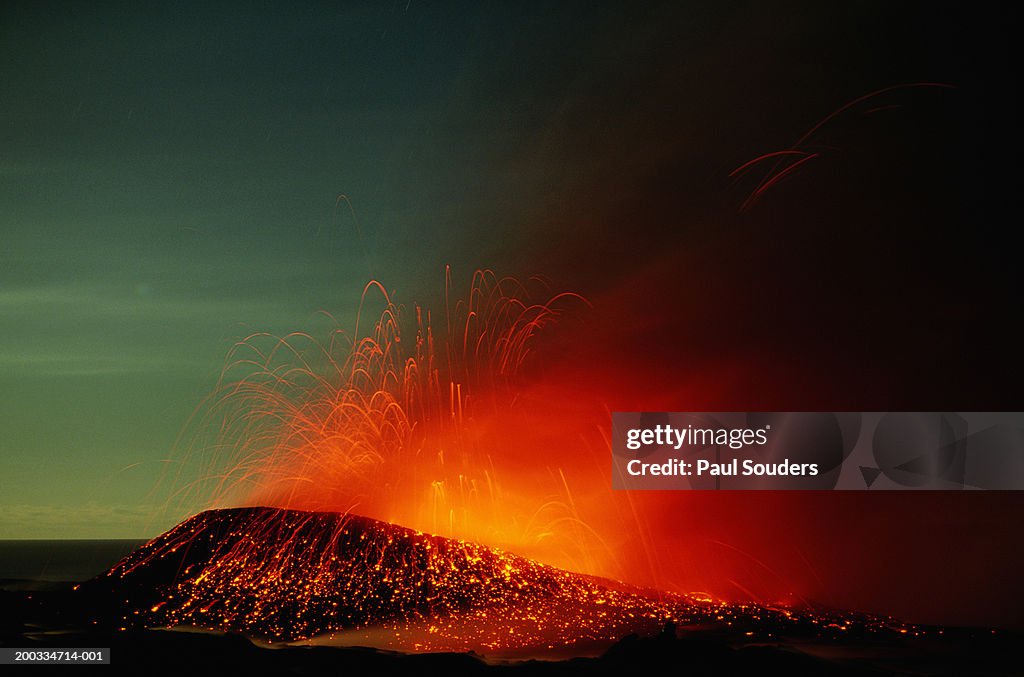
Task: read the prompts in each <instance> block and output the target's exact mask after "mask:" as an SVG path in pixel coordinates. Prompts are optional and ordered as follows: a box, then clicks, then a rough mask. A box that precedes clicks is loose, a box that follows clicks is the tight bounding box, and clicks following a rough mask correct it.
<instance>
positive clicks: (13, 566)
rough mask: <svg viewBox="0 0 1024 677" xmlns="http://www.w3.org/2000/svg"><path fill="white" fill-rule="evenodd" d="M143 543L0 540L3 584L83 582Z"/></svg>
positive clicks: (1, 579)
mask: <svg viewBox="0 0 1024 677" xmlns="http://www.w3.org/2000/svg"><path fill="white" fill-rule="evenodd" d="M143 543H145V541H141V540H75V541H43V540H38V541H5V540H0V583H2V582H10V581H32V582H40V583H56V582H64V581H74V582H80V581H84V580H87V579H89V578H92V577H93V576H95V575H96V574H99V573H102V572H103V571H106V570H107V569H109V568H110V567H112V566H113V565H114V564H116V563H117V562H118V561H119V560H120V559H121V558H123V557H124V556H125V555H127V554H128V553H130V552H131V551H133V550H135V549H136V548H138V547H139V546H140V545H142V544H143Z"/></svg>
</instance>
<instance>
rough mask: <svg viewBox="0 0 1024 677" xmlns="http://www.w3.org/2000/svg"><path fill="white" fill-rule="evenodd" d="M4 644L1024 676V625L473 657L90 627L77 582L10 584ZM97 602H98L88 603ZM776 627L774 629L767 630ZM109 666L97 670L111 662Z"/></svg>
mask: <svg viewBox="0 0 1024 677" xmlns="http://www.w3.org/2000/svg"><path fill="white" fill-rule="evenodd" d="M0 588H2V589H0V646H6V647H21V648H45V647H55V648H56V647H64V648H67V647H81V648H85V647H104V648H106V647H109V648H110V649H111V663H112V665H113V666H114V669H115V671H116V672H117V673H118V674H120V673H122V672H124V671H125V670H130V671H131V673H132V674H156V675H172V674H173V675H190V674H221V675H223V674H242V675H245V674H280V675H332V674H339V675H344V674H362V675H366V674H371V675H372V674H375V673H377V674H407V673H408V674H414V673H420V674H424V673H425V674H444V673H450V674H458V675H461V674H514V675H532V674H543V675H569V674H637V673H642V672H643V671H645V670H650V671H652V672H654V671H656V672H657V673H658V674H660V673H662V672H664V671H666V670H669V671H671V672H672V673H673V674H680V675H743V674H766V673H767V674H781V675H1019V674H1022V672H1024V663H1022V662H1021V658H1020V653H1019V652H1020V650H1021V648H1022V647H1024V643H1022V642H1021V640H1022V637H1021V636H1020V635H1019V634H1014V633H1007V632H992V631H991V630H970V629H954V628H945V629H941V632H939V629H935V628H932V629H930V630H932V631H931V632H928V633H927V636H924V637H914V636H901V637H893V636H888V635H887V636H885V637H874V638H865V637H857V638H850V639H849V640H844V641H836V640H834V639H830V640H828V641H822V640H820V639H815V638H813V637H793V636H789V637H787V636H780V635H779V634H777V633H775V637H774V638H773V639H772V640H770V641H765V640H759V639H757V638H756V637H754V638H751V637H748V636H747V635H746V634H745V632H744V631H743V630H736V629H732V628H728V627H724V626H719V627H715V626H703V627H691V628H678V629H671V628H668V629H666V630H665V631H663V632H662V633H661V634H660V635H656V636H653V637H644V638H641V637H637V636H629V637H625V638H623V639H622V640H621V641H619V642H618V643H617V644H615V645H614V646H612V647H611V648H610V649H608V650H607V651H606V652H604V653H603V654H602V655H600V656H597V657H594V658H573V659H568V660H561V661H539V660H532V661H531V660H525V661H518V662H505V663H494V662H490V663H489V662H487V661H485V660H484V659H482V658H480V657H478V656H475V655H472V654H450V653H448V654H445V653H438V654H411V655H407V654H399V653H390V652H384V651H379V650H375V649H363V648H337V647H324V646H318V647H306V646H303V647H284V648H265V647H263V646H258V645H256V644H254V643H252V642H250V641H249V640H248V639H246V638H244V637H241V636H238V635H233V634H215V633H205V632H204V633H197V632H182V631H168V630H126V631H121V630H119V629H117V628H102V627H98V626H93V627H83V624H84V625H88V624H89V622H88V621H84V620H83V619H86V618H90V617H94V616H95V611H96V610H95V609H83V608H81V606H82V602H80V601H79V600H80V597H79V596H76V595H74V594H73V592H72V589H71V585H70V584H58V583H51V584H45V585H40V584H32V585H29V584H19V583H17V582H12V581H8V582H5V583H2V584H0ZM90 603H95V602H90ZM760 629H761V630H762V631H763V633H761V632H759V633H758V634H767V633H769V632H771V631H772V628H760ZM103 669H106V668H90V670H97V671H99V670H103Z"/></svg>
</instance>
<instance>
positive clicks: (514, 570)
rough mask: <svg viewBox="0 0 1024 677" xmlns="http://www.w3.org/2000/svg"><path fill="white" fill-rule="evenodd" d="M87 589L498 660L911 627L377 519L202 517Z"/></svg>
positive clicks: (205, 621) (212, 620) (178, 615)
mask: <svg viewBox="0 0 1024 677" xmlns="http://www.w3.org/2000/svg"><path fill="white" fill-rule="evenodd" d="M82 590H84V591H85V593H90V592H91V593H95V592H97V591H99V592H102V593H103V594H104V595H108V594H110V595H113V596H115V598H117V599H123V600H124V606H123V609H122V612H121V617H120V619H119V622H120V623H122V626H123V627H125V628H128V627H178V628H180V627H183V626H184V627H195V628H203V629H212V630H221V631H225V630H226V631H234V632H240V633H243V634H244V635H246V636H248V637H252V638H260V639H264V640H269V641H295V640H305V639H309V638H318V640H319V641H321V642H325V643H335V644H345V645H365V646H377V647H382V648H389V649H399V650H406V651H476V652H478V653H481V654H485V655H498V656H501V655H505V656H514V655H523V654H524V652H525V653H527V654H537V653H543V652H545V651H552V652H556V653H561V654H563V655H564V654H566V653H570V654H571V653H591V652H594V651H597V650H600V649H603V648H605V647H607V646H608V645H610V644H612V643H613V642H615V641H617V640H619V639H621V638H622V637H624V636H626V635H628V634H631V633H641V634H653V633H655V632H656V631H658V630H659V629H660V628H662V627H663V626H664V625H665V624H666V623H672V624H675V625H678V626H683V627H685V626H691V625H697V624H702V625H707V624H712V625H719V626H721V627H722V628H732V629H733V630H735V631H736V632H737V633H739V632H743V635H744V636H747V637H749V636H751V635H753V634H755V633H758V634H763V633H765V632H766V630H765V629H766V628H773V629H778V628H780V627H782V628H788V629H789V630H790V631H793V632H796V631H799V630H800V629H801V628H803V631H806V630H807V628H812V629H813V631H814V632H815V633H817V634H819V635H820V634H822V633H824V634H829V633H831V634H834V635H843V634H846V633H849V632H851V631H853V632H864V631H885V632H906V631H907V628H908V626H898V627H897V626H893V625H892V622H891V621H889V620H879V619H868V618H866V617H863V616H854V615H846V616H836V615H833V616H815V615H811V614H806V613H796V612H794V611H791V610H786V609H769V608H765V607H760V606H751V605H725V604H721V603H715V602H712V601H711V600H709V599H707V598H703V597H700V596H682V595H667V594H661V593H656V592H654V591H645V590H641V589H636V588H630V587H628V586H625V585H622V584H619V583H615V582H613V581H609V580H605V579H599V578H595V577H591V576H585V575H580V574H575V573H571V572H568V571H564V570H561V569H556V568H554V567H550V566H547V565H544V564H539V563H537V562H534V561H531V560H529V559H526V558H523V557H519V556H517V555H513V554H510V553H506V552H502V551H500V550H496V549H492V548H487V547H484V546H481V545H478V544H475V543H467V542H465V541H459V540H454V539H448V538H443V537H439V536H430V535H427V534H423V533H420V532H416V531H413V530H411V529H406V528H402V527H398V526H395V525H393V524H387V523H384V522H379V521H376V520H372V519H368V518H365V517H358V516H354V515H345V514H339V513H315V512H302V511H286V510H279V509H270V508H243V509H234V510H218V511H209V512H204V513H202V514H199V515H196V516H195V517H192V518H190V519H188V520H186V521H185V522H183V523H182V524H180V525H178V526H177V527H175V528H174V529H172V530H170V531H168V532H167V533H165V534H163V535H162V536H160V537H158V538H156V539H154V540H153V541H151V542H150V543H148V544H146V545H145V546H143V547H142V548H140V549H139V550H137V551H136V552H135V553H133V554H132V555H130V556H129V557H127V558H126V559H125V560H123V561H122V562H120V563H119V564H118V565H117V566H116V567H114V568H113V569H112V570H111V571H109V572H108V573H106V574H105V575H103V576H101V577H99V578H97V579H94V580H93V581H91V582H90V583H88V584H87V585H85V586H83V588H82ZM748 626H749V628H751V629H750V630H749V631H745V630H746V628H747V627H748ZM911 629H912V628H911ZM912 630H913V629H912ZM744 631H745V632H744Z"/></svg>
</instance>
